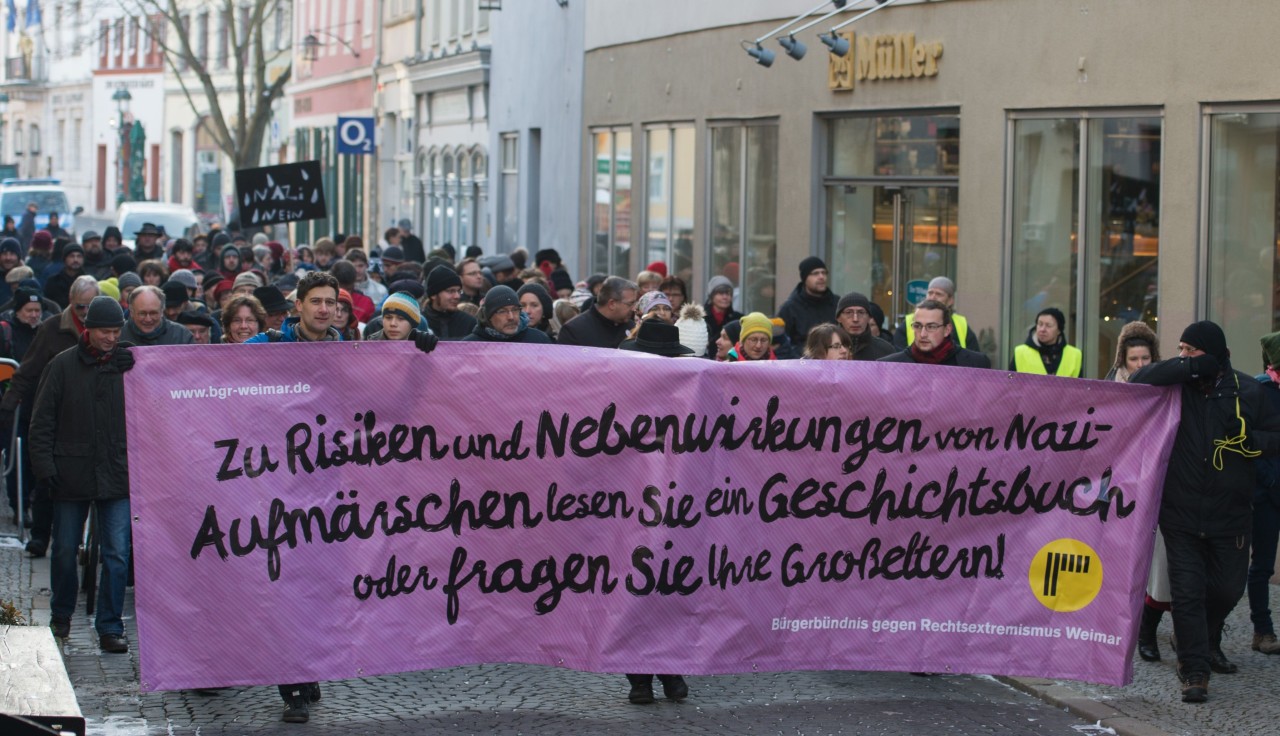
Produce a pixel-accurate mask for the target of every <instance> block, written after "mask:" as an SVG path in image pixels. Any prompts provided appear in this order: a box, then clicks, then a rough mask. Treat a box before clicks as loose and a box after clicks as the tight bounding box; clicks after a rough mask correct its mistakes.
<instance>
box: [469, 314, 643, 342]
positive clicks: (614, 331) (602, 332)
mask: <svg viewBox="0 0 1280 736" xmlns="http://www.w3.org/2000/svg"><path fill="white" fill-rule="evenodd" d="M630 330H631V324H630V323H623V324H618V323H617V322H614V321H613V320H611V319H609V318H608V317H605V316H604V315H603V314H600V310H599V309H589V310H587V311H585V312H583V313H582V314H579V315H578V316H577V317H574V318H573V319H571V320H569V321H568V322H565V323H564V325H562V326H561V327H560V336H559V338H558V339H557V342H559V343H560V344H561V345H580V346H582V347H587V348H616V347H618V346H619V345H621V344H622V341H623V340H625V339H627V332H629V331H630ZM473 334H474V333H473ZM543 337H546V333H543ZM468 339H470V338H468ZM547 341H548V342H550V338H548V340H547Z"/></svg>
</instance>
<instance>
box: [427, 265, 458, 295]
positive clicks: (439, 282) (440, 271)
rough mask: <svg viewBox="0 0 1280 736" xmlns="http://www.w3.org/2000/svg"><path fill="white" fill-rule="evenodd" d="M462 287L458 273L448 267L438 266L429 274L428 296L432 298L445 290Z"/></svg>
mask: <svg viewBox="0 0 1280 736" xmlns="http://www.w3.org/2000/svg"><path fill="white" fill-rule="evenodd" d="M455 286H462V279H461V278H459V276H458V272H457V271H454V270H453V269H452V268H449V267H448V266H436V267H435V268H433V269H431V272H430V273H428V274H427V296H429V297H432V296H435V295H436V294H439V293H440V292H442V291H444V290H445V289H451V288H453V287H455Z"/></svg>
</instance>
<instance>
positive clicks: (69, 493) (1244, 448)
mask: <svg viewBox="0 0 1280 736" xmlns="http://www.w3.org/2000/svg"><path fill="white" fill-rule="evenodd" d="M132 235H133V236H134V238H135V243H136V245H135V247H134V248H133V249H132V250H129V249H127V248H124V247H123V246H122V240H123V238H122V234H121V233H120V232H119V231H118V230H116V229H115V228H107V230H106V231H105V232H103V233H102V234H101V235H99V234H98V233H95V232H92V231H90V232H85V233H84V234H83V236H82V237H81V239H80V241H79V242H76V241H75V240H73V239H71V238H70V237H68V236H67V234H66V233H65V232H64V231H62V230H61V229H60V228H57V227H56V225H55V226H54V227H53V228H52V229H49V230H40V231H35V232H32V233H30V234H29V237H27V238H19V237H10V236H5V235H3V234H2V233H0V277H2V278H0V357H3V358H8V359H11V360H13V361H16V362H17V363H18V368H17V371H16V373H15V375H14V377H13V379H12V380H11V382H10V384H9V386H8V387H7V390H6V391H5V393H4V396H3V399H0V429H4V430H10V429H12V430H16V432H17V433H18V434H19V435H21V436H25V437H27V438H28V439H29V442H28V443H27V444H26V445H25V447H27V448H29V452H28V453H27V456H26V457H24V458H23V461H24V463H25V464H26V467H29V468H31V469H32V471H33V472H32V473H28V474H26V475H25V476H24V482H27V483H29V484H30V483H31V482H32V480H33V476H34V489H33V488H25V489H23V490H24V493H23V494H22V495H23V497H24V498H26V499H31V498H32V496H33V495H34V497H35V500H34V502H31V503H28V504H26V506H27V507H26V508H18V504H17V494H16V490H17V489H16V485H15V483H16V481H15V478H14V477H13V475H12V474H11V477H10V478H9V479H8V481H9V485H10V488H9V498H10V504H11V506H12V507H13V510H14V514H15V517H17V518H20V519H22V520H23V521H24V523H25V524H26V525H28V526H29V527H31V531H32V538H31V541H30V543H29V544H28V545H27V551H28V553H29V554H32V555H35V556H43V555H45V554H46V553H48V552H49V550H50V545H51V543H52V547H51V549H52V556H53V560H52V566H51V569H52V573H51V585H52V591H53V594H52V599H51V608H52V628H53V631H54V633H55V634H56V635H58V636H62V637H65V636H66V635H67V633H68V631H69V628H70V621H71V614H72V613H73V611H74V608H75V597H76V596H75V592H76V569H75V563H74V555H75V546H76V544H77V543H78V540H79V538H80V534H79V530H80V528H81V527H82V526H83V524H84V520H85V517H86V514H87V513H88V509H89V506H90V504H96V505H97V508H98V514H99V516H98V518H99V523H100V525H101V539H102V545H103V554H102V560H103V568H102V582H101V584H100V586H99V598H98V604H97V605H98V613H97V618H96V620H95V628H96V630H97V633H98V635H99V638H100V645H101V648H102V649H103V650H104V651H106V652H123V651H127V650H128V642H127V640H126V639H125V636H124V628H123V624H122V622H121V618H120V613H121V610H122V606H123V597H124V590H125V587H126V585H127V584H128V578H129V575H130V572H129V570H130V565H129V524H128V468H127V464H126V460H125V437H124V433H123V388H122V387H123V382H122V381H123V379H122V375H123V373H124V372H126V371H128V370H129V369H130V368H131V366H132V364H133V358H132V352H131V351H132V350H133V349H135V348H138V347H143V348H146V347H150V346H164V345H209V344H219V343H227V344H270V343H275V342H298V341H350V340H407V341H411V342H412V343H413V344H414V345H415V346H416V347H417V348H418V349H419V350H422V351H423V352H427V353H430V352H431V351H432V350H433V349H434V348H435V346H436V344H437V342H439V341H468V342H488V343H524V344H545V345H551V344H560V345H574V346H583V347H592V348H603V349H623V350H634V351H640V352H648V353H652V354H655V355H661V356H667V357H682V358H690V359H703V360H707V361H716V362H725V363H738V362H749V361H762V360H766V361H771V360H788V359H800V360H837V361H841V360H851V361H879V362H885V363H917V364H924V365H940V366H955V367H961V368H969V369H990V368H992V363H991V359H990V358H989V357H988V355H987V353H986V352H984V351H983V350H982V349H981V347H980V346H979V345H978V342H977V338H976V337H975V334H974V332H973V329H972V327H971V326H970V325H969V323H968V320H967V319H965V317H964V316H963V315H961V314H959V313H957V312H956V310H955V302H956V287H955V284H954V283H953V282H952V281H951V280H950V279H948V278H946V277H942V276H939V277H937V278H934V279H933V280H932V281H930V282H929V284H928V290H927V292H926V294H925V296H924V299H922V300H921V301H920V302H919V303H918V304H916V305H915V308H914V311H913V312H912V313H911V314H909V315H906V318H905V319H904V320H903V321H902V322H901V323H900V324H897V325H892V324H888V323H886V318H885V312H884V310H883V308H882V307H881V306H880V305H877V304H876V303H874V302H873V301H872V300H871V299H870V298H868V297H867V296H866V295H865V294H860V293H857V292H852V293H848V294H844V295H843V296H841V295H837V294H835V293H833V292H832V291H831V290H830V286H829V274H828V270H827V267H826V264H825V263H824V262H823V261H822V260H821V259H820V258H817V257H810V258H806V259H804V260H803V261H802V262H801V263H800V269H799V282H798V283H797V285H796V287H795V289H794V290H793V291H792V292H791V293H790V295H789V296H788V297H787V299H786V300H785V302H784V303H783V304H782V305H781V307H780V309H779V310H778V311H777V314H776V315H775V316H773V317H770V316H769V315H767V314H764V313H762V312H751V313H748V314H743V313H741V312H739V311H738V310H737V309H736V308H735V305H736V304H738V303H739V299H740V294H739V291H738V285H737V284H736V283H735V282H734V280H733V279H732V278H731V277H730V275H728V274H725V275H716V276H713V277H712V278H711V279H710V280H709V281H708V283H707V284H706V288H705V290H704V292H703V300H702V301H701V302H699V301H696V300H695V299H694V298H693V294H692V289H691V288H690V285H689V284H687V283H685V281H683V280H682V279H680V278H678V277H676V276H673V275H668V272H667V266H666V264H665V263H662V262H654V263H651V264H649V265H648V266H646V268H645V269H644V270H643V271H642V272H640V273H639V274H637V275H636V277H635V279H634V280H632V279H629V278H626V277H624V276H617V275H606V274H596V275H592V276H590V277H589V278H586V279H582V280H575V279H574V278H572V277H571V275H570V273H569V269H568V267H567V266H566V265H565V264H564V262H563V261H562V260H561V257H560V255H559V253H557V251H555V250H553V249H545V250H539V251H537V252H535V253H534V254H533V255H532V256H530V255H529V253H528V252H527V251H525V250H523V249H521V250H517V251H515V252H513V253H508V254H496V255H495V254H484V253H483V252H481V250H480V249H479V248H477V247H475V246H471V247H468V248H467V249H465V251H463V252H461V253H459V252H457V251H456V250H455V249H454V248H453V247H452V246H451V245H448V244H446V245H444V246H443V247H441V248H439V249H436V250H432V251H429V252H427V251H425V250H424V248H423V244H422V242H421V240H419V239H418V238H417V237H416V236H415V235H413V233H412V231H411V229H410V228H409V226H408V223H407V222H406V221H402V222H401V226H400V227H394V228H390V229H388V230H387V231H385V232H383V233H381V237H380V238H379V239H378V240H377V241H376V243H370V244H368V245H366V243H365V241H364V239H363V238H362V237H360V236H359V235H335V236H333V237H325V238H321V239H319V240H318V241H316V242H315V243H312V244H310V245H299V246H298V247H296V248H289V247H286V246H285V245H283V244H282V243H280V242H278V241H273V240H270V239H268V237H267V236H266V235H262V234H259V235H254V236H253V237H245V236H244V235H241V234H239V233H235V232H227V231H222V230H215V231H214V232H212V233H210V234H198V235H195V236H194V237H191V238H169V237H167V235H166V234H165V233H164V232H162V231H161V230H160V229H159V228H157V227H156V226H154V225H151V224H146V225H144V226H142V228H141V229H140V230H139V231H138V232H136V233H132ZM1262 346H1263V352H1264V363H1265V365H1264V368H1265V370H1264V372H1263V373H1262V374H1261V375H1259V376H1256V377H1255V376H1250V375H1246V374H1244V373H1241V372H1239V371H1236V370H1234V369H1233V367H1232V363H1231V358H1230V355H1231V354H1230V351H1229V350H1228V349H1227V346H1226V340H1225V337H1224V336H1223V332H1222V330H1221V329H1220V328H1219V327H1218V326H1217V325H1215V324H1213V323H1211V322H1198V323H1195V324H1193V325H1191V326H1189V327H1187V329H1186V331H1185V332H1184V333H1183V335H1182V338H1181V340H1180V342H1179V346H1178V347H1179V354H1178V356H1177V357H1174V358H1172V359H1169V360H1165V361H1161V360H1160V356H1159V352H1158V349H1157V342H1156V337H1155V334H1154V332H1153V331H1152V330H1151V328H1150V327H1149V326H1147V325H1146V324H1145V323H1141V322H1135V323H1131V324H1129V325H1127V326H1125V328H1124V330H1123V332H1122V333H1121V335H1120V340H1119V344H1118V347H1117V354H1116V359H1115V363H1114V365H1113V367H1112V369H1111V371H1110V373H1109V374H1108V375H1107V377H1106V380H1113V381H1118V382H1122V383H1147V384H1157V385H1180V386H1181V387H1182V394H1183V396H1182V423H1181V425H1180V428H1179V430H1178V434H1177V438H1176V440H1175V446H1174V452H1173V456H1172V459H1171V461H1170V468H1169V472H1168V476H1167V479H1166V483H1165V488H1164V496H1163V500H1162V504H1161V510H1160V534H1159V535H1158V538H1157V547H1156V554H1155V561H1154V563H1153V566H1152V570H1151V575H1150V578H1151V582H1150V585H1149V588H1148V595H1147V597H1146V600H1145V604H1144V605H1143V607H1142V611H1143V613H1142V615H1141V627H1140V634H1139V642H1138V653H1139V656H1140V657H1141V658H1142V659H1144V660H1149V661H1154V660H1158V659H1160V652H1159V647H1158V644H1157V641H1156V629H1157V626H1158V624H1159V622H1160V619H1161V617H1162V615H1163V613H1164V612H1166V611H1172V615H1173V621H1174V630H1175V634H1176V640H1177V656H1178V673H1179V677H1180V680H1181V682H1182V685H1181V695H1182V698H1183V699H1184V700H1186V701H1188V702H1201V701H1203V700H1205V699H1206V698H1207V695H1208V678H1209V673H1210V671H1212V672H1217V673H1224V674H1225V673H1232V672H1236V671H1237V670H1238V667H1237V665H1236V664H1234V663H1232V662H1230V661H1229V660H1227V658H1226V657H1225V656H1224V655H1223V653H1222V650H1221V640H1222V635H1223V621H1224V620H1225V618H1226V616H1227V614H1228V613H1229V612H1230V611H1231V609H1232V608H1233V607H1234V606H1235V605H1236V603H1237V602H1238V601H1239V599H1240V598H1241V597H1242V595H1243V594H1244V592H1245V589H1246V587H1247V589H1248V593H1249V605H1250V610H1251V613H1252V620H1253V625H1254V637H1253V643H1252V648H1253V649H1254V650H1256V651H1259V652H1262V653H1265V654H1275V653H1280V642H1277V639H1276V636H1275V631H1274V628H1273V626H1272V622H1271V616H1270V611H1269V589H1268V587H1267V586H1268V580H1269V578H1270V577H1271V576H1272V574H1273V569H1274V566H1275V556H1276V546H1277V537H1278V536H1280V461H1277V460H1276V459H1275V458H1274V456H1275V455H1277V454H1280V385H1277V384H1280V372H1278V371H1280V333H1276V334H1272V335H1266V336H1263V337H1262ZM1083 366H1084V362H1083V354H1082V352H1081V351H1080V350H1079V349H1078V348H1076V347H1075V346H1072V345H1070V344H1068V343H1067V340H1066V317H1065V315H1064V314H1063V312H1062V311H1060V310H1059V309H1056V308H1053V307H1049V308H1046V309H1043V310H1042V311H1041V312H1040V313H1039V314H1038V315H1037V317H1036V321H1035V324H1034V325H1030V326H1029V327H1028V332H1027V337H1026V340H1025V342H1024V343H1022V344H1020V345H1018V346H1016V347H1015V348H1014V350H1013V351H1012V357H1011V359H1010V361H1009V364H1008V370H1009V371H1016V372H1020V373H1032V374H1039V375H1055V376H1060V377H1079V376H1080V375H1081V373H1082V369H1083ZM67 447H74V448H77V450H76V452H75V453H71V454H70V455H68V453H67V452H66V451H65V448H67ZM58 448H64V449H58ZM1264 453H1265V454H1264ZM32 490H34V491H35V493H34V494H32V493H31V491H32ZM51 540H52V542H51ZM1251 541H1252V547H1251V545H1250V542H1251ZM1251 549H1252V561H1250V550H1251ZM654 676H655V675H651V674H630V675H628V676H627V677H628V679H629V681H630V684H631V691H630V693H629V697H630V700H631V702H633V703H637V704H643V703H650V702H653V700H654V692H653V678H654ZM657 677H658V678H659V680H660V682H661V684H662V688H663V693H664V695H665V696H666V697H668V698H673V699H681V698H684V697H686V696H687V695H688V686H687V684H686V683H685V682H684V680H683V678H682V677H680V676H679V675H657ZM280 693H281V696H282V697H283V698H284V701H285V712H284V719H285V720H286V721H290V722H304V721H306V720H307V718H308V713H309V705H310V703H313V702H315V701H316V700H318V699H319V696H320V690H319V685H318V683H299V684H291V685H281V686H280Z"/></svg>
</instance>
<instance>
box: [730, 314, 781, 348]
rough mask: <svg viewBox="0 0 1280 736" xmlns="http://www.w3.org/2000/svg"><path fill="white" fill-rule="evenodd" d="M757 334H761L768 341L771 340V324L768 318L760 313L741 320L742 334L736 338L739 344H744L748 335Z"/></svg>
mask: <svg viewBox="0 0 1280 736" xmlns="http://www.w3.org/2000/svg"><path fill="white" fill-rule="evenodd" d="M757 332H760V333H763V334H764V335H765V336H767V337H768V338H769V339H770V340H772V339H773V323H772V322H770V321H769V318H768V317H766V316H764V314H763V313H761V312H752V313H751V314H748V315H747V316H745V317H743V318H742V334H741V335H739V336H738V341H739V342H746V341H747V336H748V335H753V334H755V333H757Z"/></svg>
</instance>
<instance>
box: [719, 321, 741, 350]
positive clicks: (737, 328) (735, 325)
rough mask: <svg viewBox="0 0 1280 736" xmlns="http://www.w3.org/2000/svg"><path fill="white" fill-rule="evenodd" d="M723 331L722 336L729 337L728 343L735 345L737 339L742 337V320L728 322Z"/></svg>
mask: <svg viewBox="0 0 1280 736" xmlns="http://www.w3.org/2000/svg"><path fill="white" fill-rule="evenodd" d="M723 329H724V334H726V335H728V336H729V342H731V343H733V344H734V345H737V344H738V339H739V338H741V337H742V320H739V319H735V320H734V321H732V322H728V323H726V324H725V326H724V328H723ZM716 337H719V335H716Z"/></svg>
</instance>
